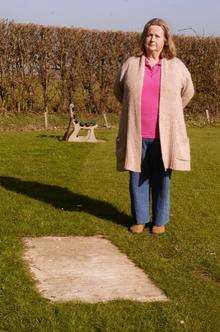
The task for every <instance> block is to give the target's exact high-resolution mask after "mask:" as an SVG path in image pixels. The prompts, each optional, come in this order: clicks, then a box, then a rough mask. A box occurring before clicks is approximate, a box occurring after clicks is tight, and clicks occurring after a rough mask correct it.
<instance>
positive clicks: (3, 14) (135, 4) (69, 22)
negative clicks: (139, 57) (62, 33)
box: [0, 0, 220, 36]
mask: <svg viewBox="0 0 220 332" xmlns="http://www.w3.org/2000/svg"><path fill="white" fill-rule="evenodd" d="M154 17H160V18H163V19H165V20H166V21H167V22H168V23H169V25H170V26H171V29H172V32H173V33H174V34H184V35H202V36H220V0H151V1H147V0H91V1H89V0H87V1H85V0H0V18H2V19H3V18H4V19H8V20H14V21H15V22H22V23H30V22H31V23H37V24H43V25H55V26H69V27H70V26H74V27H82V28H88V29H98V30H111V31H117V30H122V31H137V32H141V31H142V30H143V27H144V25H145V23H146V22H147V21H149V20H150V19H152V18H154Z"/></svg>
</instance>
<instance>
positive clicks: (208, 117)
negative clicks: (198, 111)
mask: <svg viewBox="0 0 220 332" xmlns="http://www.w3.org/2000/svg"><path fill="white" fill-rule="evenodd" d="M205 113H206V119H207V121H208V123H210V116H209V110H205Z"/></svg>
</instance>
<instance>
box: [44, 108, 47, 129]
mask: <svg viewBox="0 0 220 332" xmlns="http://www.w3.org/2000/svg"><path fill="white" fill-rule="evenodd" d="M44 127H45V130H47V129H48V108H47V107H46V112H44Z"/></svg>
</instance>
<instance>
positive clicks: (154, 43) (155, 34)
mask: <svg viewBox="0 0 220 332" xmlns="http://www.w3.org/2000/svg"><path fill="white" fill-rule="evenodd" d="M164 42H165V36H164V31H163V29H162V28H161V27H160V26H159V25H151V26H150V27H149V29H148V33H147V37H146V42H145V46H146V51H147V52H156V53H158V54H160V53H161V52H162V50H163V46H164Z"/></svg>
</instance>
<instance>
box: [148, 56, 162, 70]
mask: <svg viewBox="0 0 220 332" xmlns="http://www.w3.org/2000/svg"><path fill="white" fill-rule="evenodd" d="M161 63H162V59H161V58H160V59H159V61H158V62H157V63H156V64H155V65H154V66H153V67H155V66H161ZM145 65H146V66H148V67H150V68H153V67H151V66H150V65H149V62H148V59H147V58H146V57H145Z"/></svg>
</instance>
